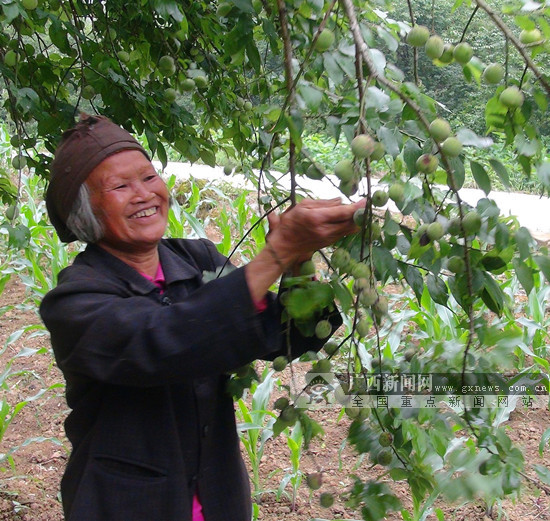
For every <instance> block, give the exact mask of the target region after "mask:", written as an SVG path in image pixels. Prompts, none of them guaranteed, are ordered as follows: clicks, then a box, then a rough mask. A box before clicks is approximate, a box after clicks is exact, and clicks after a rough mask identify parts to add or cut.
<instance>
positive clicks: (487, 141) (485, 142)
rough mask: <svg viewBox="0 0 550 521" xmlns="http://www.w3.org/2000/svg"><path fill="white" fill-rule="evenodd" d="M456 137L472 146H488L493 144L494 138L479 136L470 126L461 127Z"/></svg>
mask: <svg viewBox="0 0 550 521" xmlns="http://www.w3.org/2000/svg"><path fill="white" fill-rule="evenodd" d="M456 137H457V138H458V139H459V140H460V142H461V143H462V144H463V145H465V146H472V147H476V148H488V147H490V146H491V145H492V144H493V140H492V139H491V138H489V137H482V136H478V135H477V134H476V133H475V132H474V131H473V130H470V129H469V128H461V129H460V130H459V131H458V132H457V133H456Z"/></svg>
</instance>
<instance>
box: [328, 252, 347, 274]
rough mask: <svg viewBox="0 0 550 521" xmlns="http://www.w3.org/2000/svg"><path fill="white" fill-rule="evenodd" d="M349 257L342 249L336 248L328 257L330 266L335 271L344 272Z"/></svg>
mask: <svg viewBox="0 0 550 521" xmlns="http://www.w3.org/2000/svg"><path fill="white" fill-rule="evenodd" d="M350 259H351V257H350V254H349V252H348V251H347V250H345V249H344V248H337V249H336V250H334V252H333V253H332V256H331V257H330V264H331V266H332V267H333V268H334V269H335V270H344V269H346V268H347V266H348V264H349V261H350Z"/></svg>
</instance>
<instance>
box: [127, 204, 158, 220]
mask: <svg viewBox="0 0 550 521" xmlns="http://www.w3.org/2000/svg"><path fill="white" fill-rule="evenodd" d="M157 212H158V206H153V207H152V208H147V209H145V210H141V211H139V212H136V213H135V214H133V215H131V216H130V219H139V218H141V217H150V216H151V215H155V214H156V213H157Z"/></svg>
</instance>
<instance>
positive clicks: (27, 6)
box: [21, 0, 38, 11]
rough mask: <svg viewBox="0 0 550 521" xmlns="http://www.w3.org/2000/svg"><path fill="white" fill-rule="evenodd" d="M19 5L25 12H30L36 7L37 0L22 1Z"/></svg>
mask: <svg viewBox="0 0 550 521" xmlns="http://www.w3.org/2000/svg"><path fill="white" fill-rule="evenodd" d="M21 3H22V4H23V7H24V8H25V9H27V11H32V10H33V9H36V8H37V7H38V0H22V1H21Z"/></svg>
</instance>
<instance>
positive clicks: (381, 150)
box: [370, 141, 386, 161]
mask: <svg viewBox="0 0 550 521" xmlns="http://www.w3.org/2000/svg"><path fill="white" fill-rule="evenodd" d="M385 154H386V147H384V144H383V143H380V141H375V142H374V150H373V151H372V154H371V155H370V159H371V161H378V160H379V159H382V158H383V157H384V155H385Z"/></svg>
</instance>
